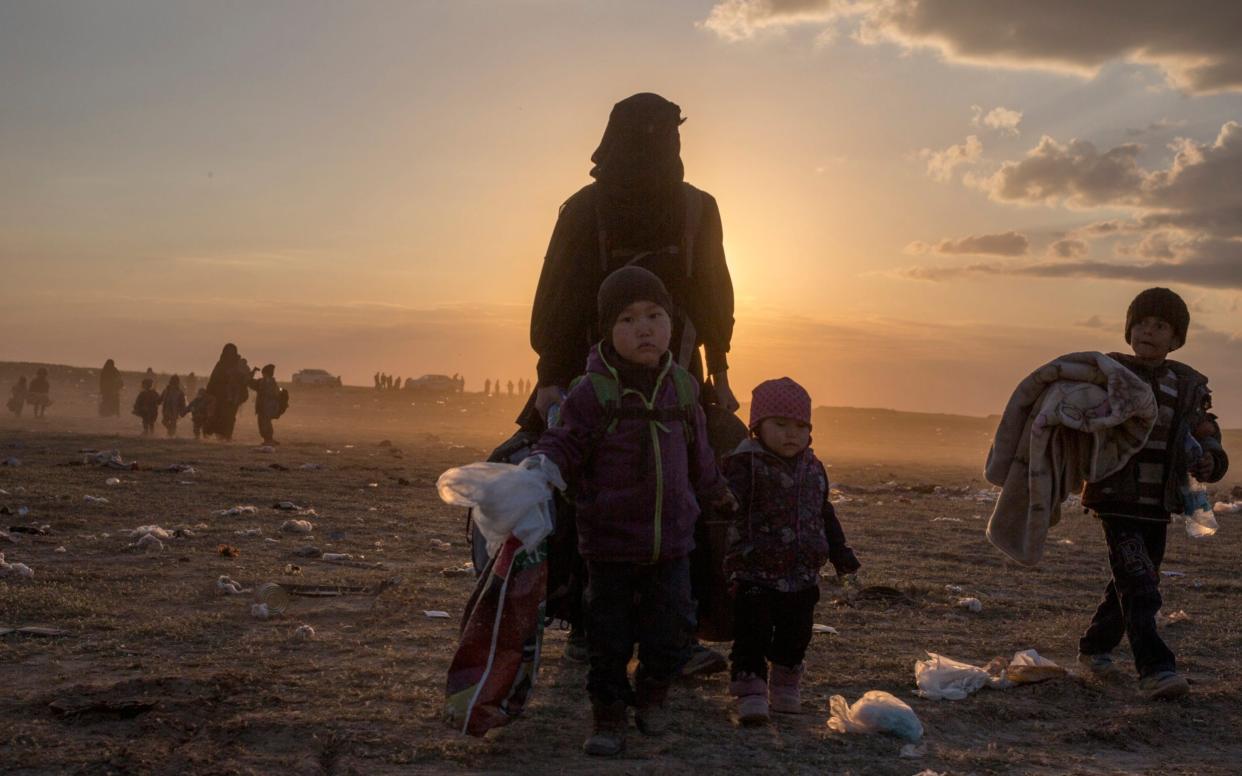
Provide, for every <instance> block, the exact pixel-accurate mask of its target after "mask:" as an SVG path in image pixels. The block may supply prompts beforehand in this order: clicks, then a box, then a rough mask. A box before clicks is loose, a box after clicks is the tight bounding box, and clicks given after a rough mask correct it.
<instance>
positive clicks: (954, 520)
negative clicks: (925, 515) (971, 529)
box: [932, 517, 962, 523]
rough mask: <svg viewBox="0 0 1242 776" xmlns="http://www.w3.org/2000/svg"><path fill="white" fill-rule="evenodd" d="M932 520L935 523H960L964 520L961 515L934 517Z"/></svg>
mask: <svg viewBox="0 0 1242 776" xmlns="http://www.w3.org/2000/svg"><path fill="white" fill-rule="evenodd" d="M932 522H933V523H960V522H962V518H960V517H933V518H932Z"/></svg>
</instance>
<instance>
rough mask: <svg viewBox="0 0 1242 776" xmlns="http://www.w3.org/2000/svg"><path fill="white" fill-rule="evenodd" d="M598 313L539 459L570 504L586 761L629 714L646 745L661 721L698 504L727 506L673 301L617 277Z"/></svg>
mask: <svg viewBox="0 0 1242 776" xmlns="http://www.w3.org/2000/svg"><path fill="white" fill-rule="evenodd" d="M597 305H598V311H599V322H600V330H601V331H603V332H606V333H607V334H606V338H605V339H604V340H603V341H601V342H599V343H598V344H596V345H595V347H594V348H593V349H592V350H591V354H590V357H589V359H588V362H587V374H586V375H585V376H583V377H582V378H580V379H579V380H577V381H576V382H575V384H574V385H573V386H572V387H571V389H570V391H569V394H568V395H567V396H566V397H565V399H564V401H563V403H562V407H561V413H560V422H559V425H553V426H552V427H551V428H550V429H548V431H547V432H546V433H545V434H544V435H543V437H542V438H541V439H540V440H539V442H538V444H536V445H535V447H534V453H535V455H536V456H538V455H542V456H545V457H546V459H547V460H548V461H551V462H552V463H554V464H555V465H556V466H557V467H559V468H560V471H561V472H562V473H563V474H564V475H565V481H566V482H568V483H570V487H571V489H572V490H573V493H574V497H575V500H576V502H577V527H578V544H579V549H580V551H581V553H582V557H583V558H584V559H585V560H586V563H587V575H588V582H587V592H586V633H587V641H588V645H589V655H590V662H589V666H590V667H589V670H588V673H587V692H588V694H589V695H590V698H591V711H592V717H593V725H592V729H591V734H590V736H589V737H588V738H587V739H586V741H585V742H584V744H583V750H584V751H585V752H586V753H587V754H590V755H601V756H610V755H615V754H618V753H619V752H621V751H622V750H623V749H624V747H625V736H626V729H627V728H628V708H627V707H628V706H630V705H633V706H635V708H636V711H635V722H636V723H637V725H638V728H639V730H641V731H642V732H643V733H645V734H648V735H658V734H659V733H661V732H663V730H664V728H665V727H666V726H667V724H668V723H667V715H666V713H665V711H664V702H665V698H666V697H667V695H668V690H669V685H670V683H671V682H672V680H673V678H674V676H675V675H676V673H677V670H678V667H679V666H680V665H681V663H682V662H684V660H685V658H686V655H687V652H688V649H689V646H690V639H691V636H692V635H693V633H694V628H695V602H694V599H693V598H692V597H691V594H690V561H689V555H690V550H691V549H692V548H693V547H694V524H695V521H696V520H697V519H698V516H699V505H698V499H697V498H696V494H697V495H698V496H701V497H702V498H703V499H704V500H705V501H707V502H708V503H712V504H715V505H722V506H728V505H731V504H733V497H732V495H731V493H730V492H729V488H728V484H727V483H726V482H725V480H724V478H723V477H722V476H721V475H720V472H719V470H718V469H717V466H716V459H715V456H714V455H713V453H712V449H711V447H710V446H709V445H708V439H707V423H706V419H705V417H704V415H703V410H702V407H701V406H700V404H699V400H698V397H699V385H698V383H697V381H695V380H694V378H693V377H691V375H690V373H689V372H687V371H685V370H684V369H682V368H681V367H679V366H677V365H676V364H675V363H674V362H673V358H672V354H671V353H669V350H668V346H669V340H670V338H671V332H672V316H671V314H670V313H671V311H672V302H671V301H670V299H669V295H668V291H667V290H666V289H665V287H664V284H663V283H661V282H660V279H659V278H657V277H656V276H655V275H653V274H652V273H650V272H648V271H647V270H645V269H641V268H639V267H633V266H631V267H625V268H622V269H619V270H617V271H616V272H613V273H612V274H611V275H609V276H608V277H607V278H606V279H605V280H604V282H603V284H602V285H601V286H600V289H599V295H598V297H597ZM535 462H536V463H538V462H539V461H538V459H537V458H536V459H535ZM545 465H546V462H545ZM635 643H637V644H638V670H637V673H636V675H635V686H634V687H633V688H632V687H631V686H630V681H629V677H628V675H627V666H628V665H629V662H630V657H631V655H632V654H633V651H634V644H635Z"/></svg>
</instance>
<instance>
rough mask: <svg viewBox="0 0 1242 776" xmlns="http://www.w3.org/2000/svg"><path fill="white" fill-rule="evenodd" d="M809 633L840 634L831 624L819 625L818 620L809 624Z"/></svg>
mask: <svg viewBox="0 0 1242 776" xmlns="http://www.w3.org/2000/svg"><path fill="white" fill-rule="evenodd" d="M811 633H829V634H831V635H833V636H839V635H840V631H838V630H837V629H836V628H834V627H832V626H831V625H821V624H820V623H818V622H817V623H815V624H814V625H812V626H811Z"/></svg>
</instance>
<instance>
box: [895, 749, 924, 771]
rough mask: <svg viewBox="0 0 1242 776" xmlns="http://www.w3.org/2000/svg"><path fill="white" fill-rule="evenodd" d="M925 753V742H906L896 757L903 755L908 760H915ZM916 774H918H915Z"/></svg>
mask: <svg viewBox="0 0 1242 776" xmlns="http://www.w3.org/2000/svg"><path fill="white" fill-rule="evenodd" d="M926 754H927V744H906V745H905V746H903V747H901V751H900V752H898V753H897V756H898V757H905V758H906V759H909V760H917V759H918V758H920V757H922V756H924V755H926ZM923 773H931V771H923ZM915 776H918V774H915Z"/></svg>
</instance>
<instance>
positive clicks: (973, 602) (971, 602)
mask: <svg viewBox="0 0 1242 776" xmlns="http://www.w3.org/2000/svg"><path fill="white" fill-rule="evenodd" d="M957 605H958V606H960V607H961V608H963V609H965V610H967V611H970V612H975V613H978V612H981V611H983V602H982V601H980V600H979V599H978V598H959V599H957Z"/></svg>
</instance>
